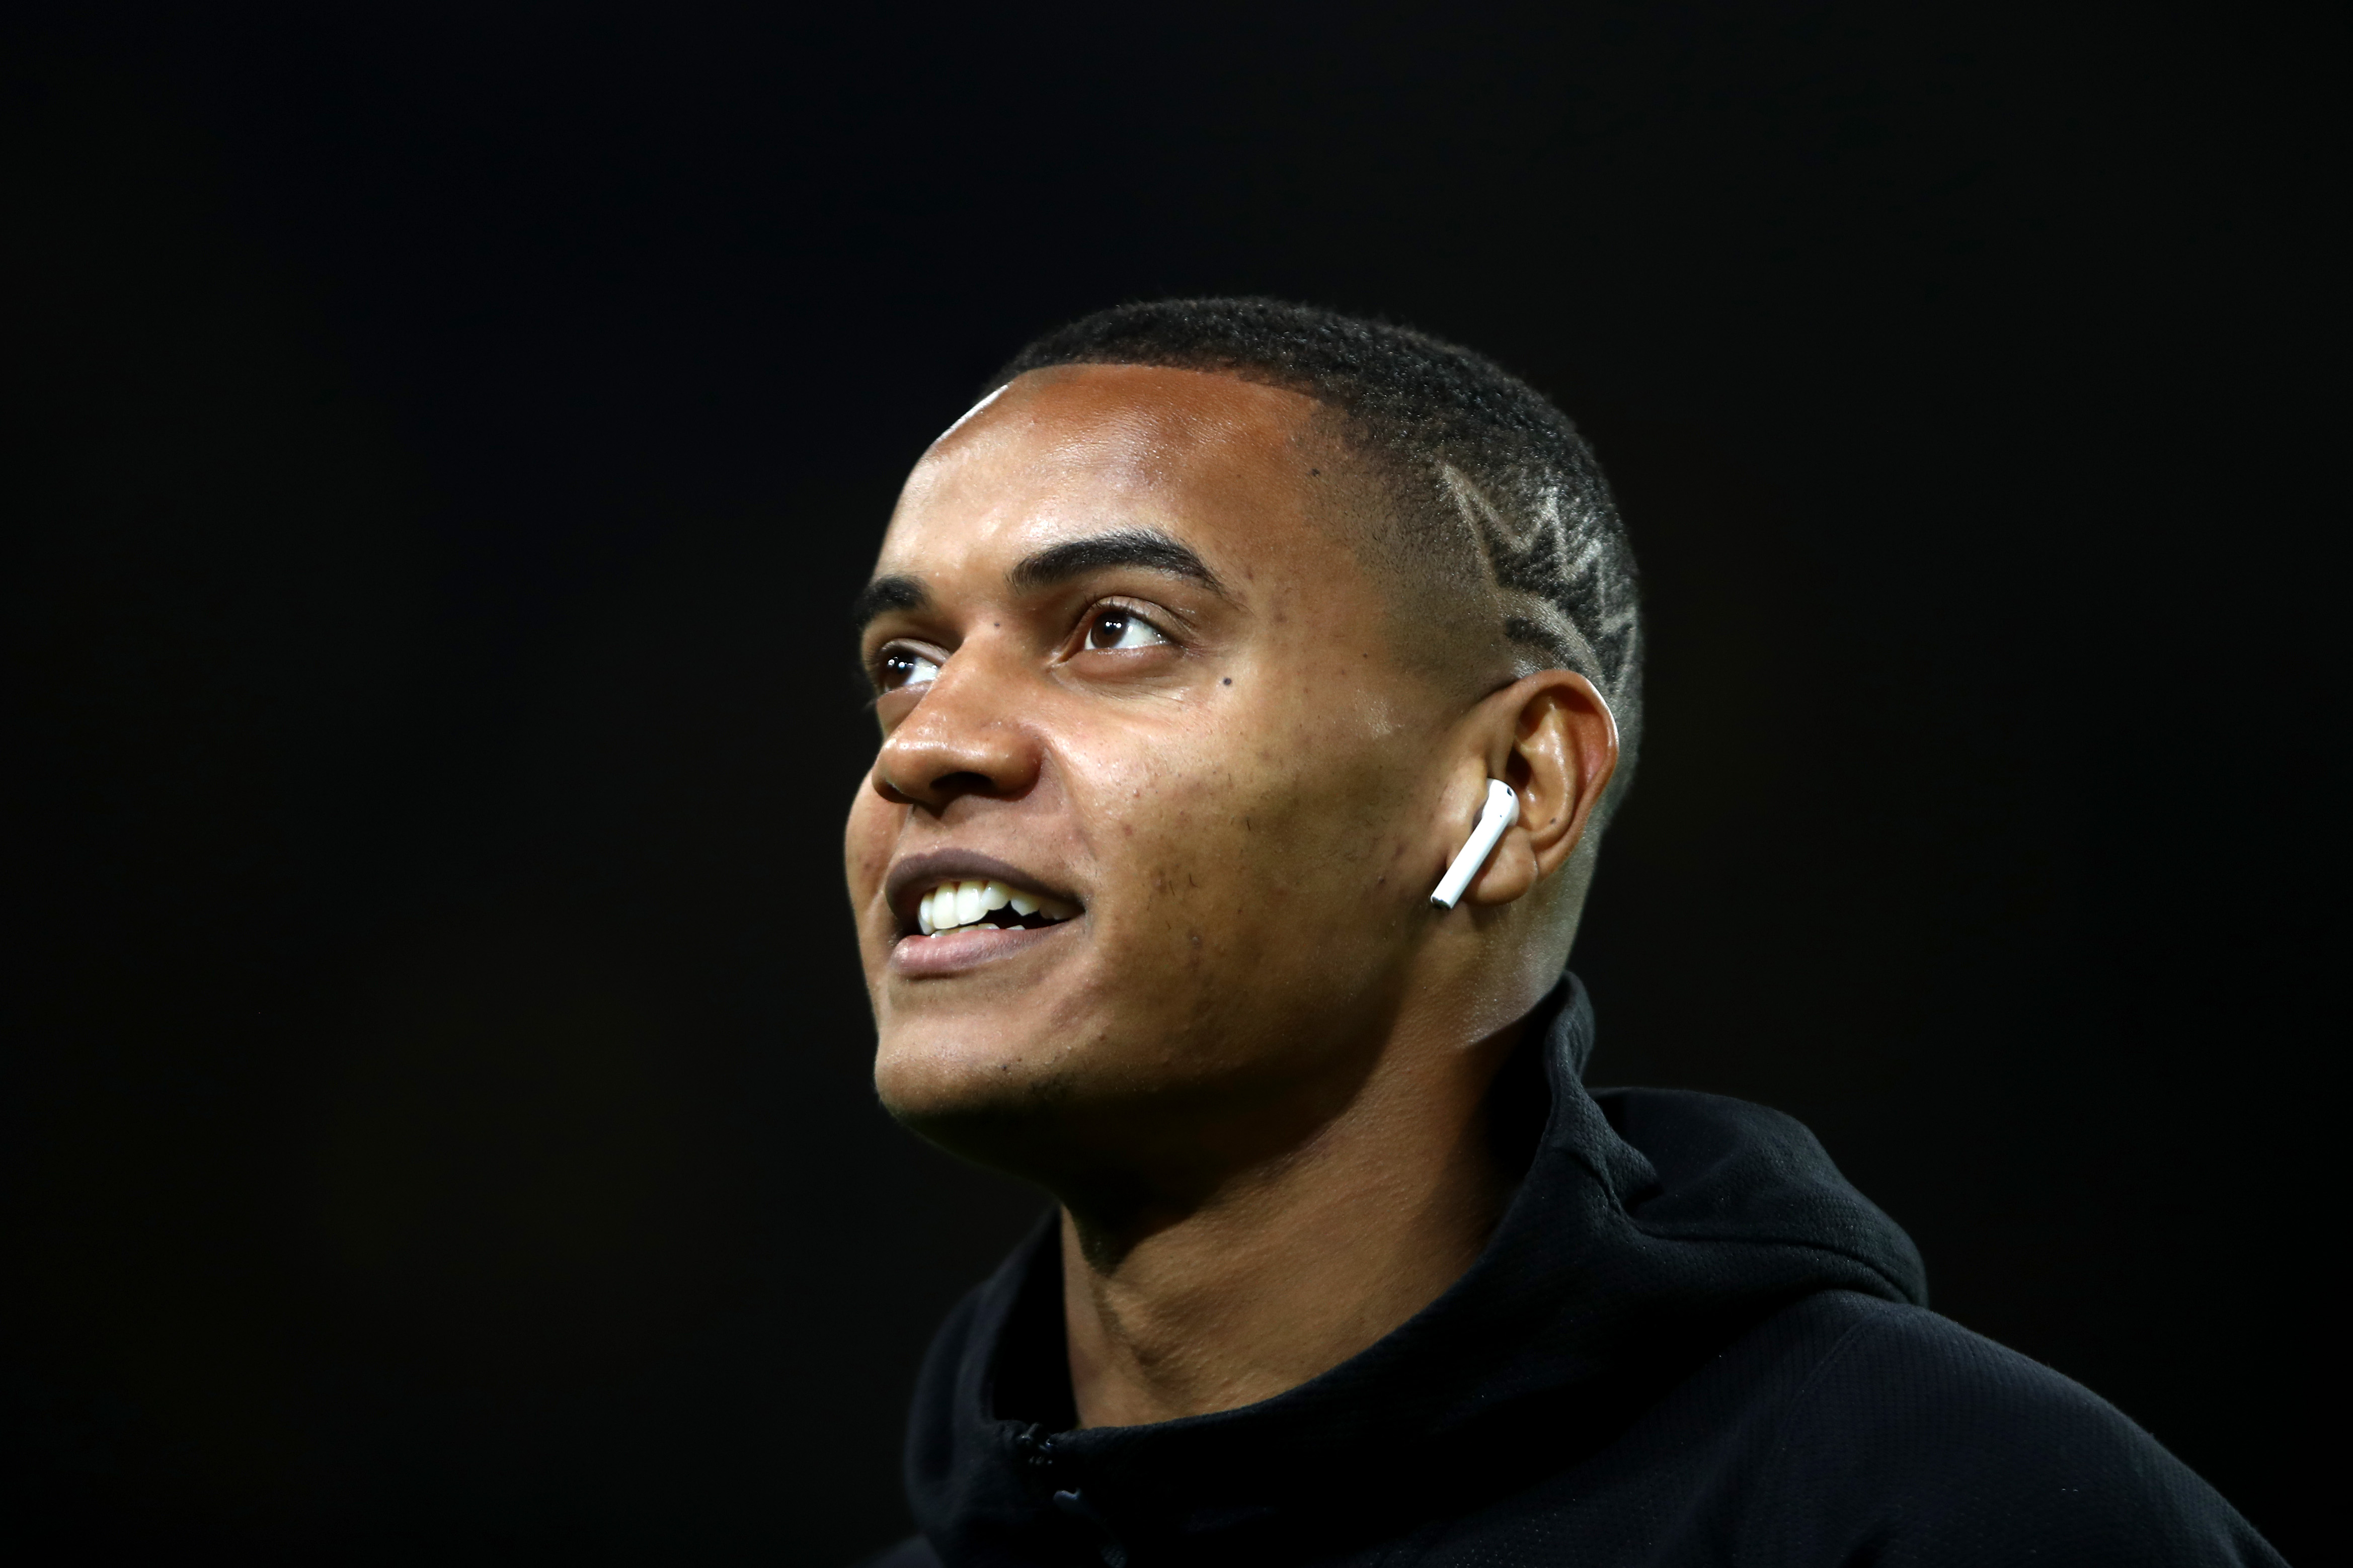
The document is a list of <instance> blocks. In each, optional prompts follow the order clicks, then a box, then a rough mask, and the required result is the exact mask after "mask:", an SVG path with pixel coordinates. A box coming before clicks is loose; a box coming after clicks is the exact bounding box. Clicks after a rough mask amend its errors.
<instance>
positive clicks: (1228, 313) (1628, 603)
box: [983, 299, 1642, 829]
mask: <svg viewBox="0 0 2353 1568" xmlns="http://www.w3.org/2000/svg"><path fill="white" fill-rule="evenodd" d="M1070 364H1135V365H1155V366H1160V367H1163V368H1167V369H1174V370H1199V371H1210V372H1215V373H1219V374H1228V375H1232V376H1235V377H1237V378H1239V379H1240V380H1243V381H1250V382H1259V383H1262V384H1268V385H1272V386H1280V387H1283V388H1285V389H1287V390H1290V391H1293V392H1299V393H1303V394H1304V395H1308V396H1311V397H1313V398H1314V399H1316V400H1317V401H1318V402H1320V403H1322V404H1324V405H1326V406H1327V407H1330V408H1332V409H1334V410H1335V411H1337V413H1338V414H1339V415H1340V416H1342V419H1343V422H1344V425H1345V432H1346V435H1347V437H1348V439H1349V441H1350V443H1351V445H1352V446H1354V447H1356V448H1357V449H1358V450H1360V451H1362V452H1365V453H1366V454H1367V455H1369V456H1370V457H1371V458H1373V459H1374V461H1375V466H1376V468H1377V470H1378V477H1379V479H1380V480H1381V482H1382V484H1383V487H1384V489H1386V490H1387V492H1388V496H1389V498H1390V500H1391V501H1392V502H1393V503H1394V506H1395V509H1396V513H1397V515H1396V516H1395V517H1393V518H1391V519H1388V520H1387V526H1386V527H1385V529H1384V530H1383V531H1382V537H1381V539H1380V541H1379V543H1378V546H1377V549H1376V551H1375V553H1377V554H1378V555H1382V556H1386V557H1388V558H1389V564H1391V565H1392V566H1393V567H1397V568H1401V569H1402V575H1403V576H1405V577H1406V578H1407V579H1408V580H1409V581H1412V582H1413V583H1415V584H1417V585H1418V586H1419V587H1421V588H1424V589H1428V588H1431V587H1435V588H1436V589H1437V590H1438V591H1437V592H1435V593H1422V594H1419V595H1417V601H1418V602H1417V609H1418V611H1419V613H1420V614H1421V615H1423V616H1425V617H1426V618H1428V619H1430V622H1431V628H1430V629H1435V630H1436V631H1438V632H1439V633H1440V636H1441V637H1443V638H1444V639H1445V640H1446V641H1447V643H1448V644H1449V645H1450V647H1451V650H1452V652H1451V657H1452V658H1456V659H1458V660H1459V662H1460V663H1461V665H1462V666H1464V667H1466V668H1468V667H1478V666H1486V665H1491V664H1493V662H1494V659H1493V648H1494V647H1495V646H1496V645H1497V644H1498V643H1499V642H1500V643H1501V644H1504V645H1506V646H1508V647H1510V648H1511V649H1512V650H1514V651H1513V653H1512V655H1511V659H1510V662H1511V664H1512V665H1513V666H1514V669H1515V673H1525V672H1526V671H1527V670H1529V669H1538V668H1567V669H1573V670H1576V671H1577V673H1578V674H1580V675H1582V676H1584V677H1585V678H1586V679H1588V680H1590V681H1591V682H1592V683H1593V684H1594V686H1595V688H1596V689H1599V691H1600V692H1601V694H1602V697H1603V698H1604V699H1605V700H1607V701H1608V702H1609V707H1610V710H1611V712H1612V713H1613V714H1614V715H1615V717H1616V719H1617V721H1618V732H1619V745H1620V757H1619V764H1618V773H1617V776H1616V777H1615V778H1614V779H1613V780H1612V781H1611V783H1610V786H1609V792H1608V794H1607V795H1605V797H1604V798H1603V801H1602V803H1601V808H1600V810H1599V811H1598V812H1597V813H1596V814H1595V819H1594V826H1595V827H1596V828H1597V829H1599V827H1600V826H1603V825H1604V824H1605V823H1606V822H1607V820H1608V817H1609V815H1610V814H1611V813H1612V812H1613V811H1614V810H1615V809H1616V806H1617V803H1618V801H1619V799H1620V797H1621V796H1622V795H1624V794H1625V790H1626V786H1627V784H1629V783H1630V781H1631V780H1632V777H1633V773H1634V753H1635V751H1636V748H1637V746H1638V744H1639V742H1640V739H1641V728H1642V617H1641V592H1640V581H1639V579H1638V577H1637V575H1636V572H1635V566H1634V552H1633V549H1632V547H1631V545H1630V544H1629V543H1628V542H1627V538H1626V528H1625V524H1624V522H1623V521H1621V520H1620V517H1619V515H1618V505H1617V502H1616V501H1615V500H1613V499H1612V498H1611V496H1610V493H1609V482H1608V481H1607V480H1606V479H1603V478H1602V475H1601V466H1600V464H1599V462H1597V461H1596V460H1595V458H1594V456H1593V449H1592V447H1589V446H1588V445H1587V444H1586V440H1585V437H1583V436H1581V435H1579V434H1578V433H1577V426H1575V425H1574V424H1572V423H1570V421H1569V419H1568V416H1567V415H1565V414H1563V413H1561V411H1560V410H1559V409H1557V408H1556V407H1554V406H1553V405H1552V404H1551V403H1550V402H1549V401H1548V400H1547V399H1546V397H1545V396H1544V395H1543V394H1541V393H1539V392H1537V391H1536V390H1535V388H1534V387H1531V386H1530V385H1528V384H1527V383H1525V382H1524V381H1522V380H1520V379H1519V378H1518V377H1517V376H1515V375H1514V374H1511V373H1510V372H1509V371H1506V370H1504V368H1503V367H1502V366H1501V365H1499V364H1497V363H1494V362H1493V360H1490V359H1488V358H1487V357H1486V356H1484V355H1483V354H1479V353H1472V351H1471V350H1469V349H1466V348H1461V347H1458V346H1456V345H1455V344H1452V343H1449V342H1441V341H1440V340H1439V339H1437V338H1433V337H1430V336H1429V335H1428V334H1426V333H1423V332H1418V331H1413V330H1412V329H1410V328H1408V327H1400V326H1395V325H1391V324H1389V323H1388V322H1384V321H1367V320H1365V319H1363V318H1361V317H1356V316H1345V315H1342V314H1340V313H1339V312H1337V311H1335V310H1320V309H1317V308H1316V307H1314V306H1312V305H1294V304H1290V303H1286V302H1285V301H1282V300H1262V299H1211V300H1146V301H1143V302H1140V303H1135V304H1128V305H1117V306H1113V308H1111V309H1109V310H1098V311H1096V312H1095V313H1094V314H1092V315H1091V316H1085V317H1082V318H1081V319H1080V320H1078V321H1072V322H1071V323H1070V324H1069V325H1068V326H1064V327H1059V328H1056V329H1055V330H1054V331H1050V332H1047V333H1045V334H1044V335H1043V336H1041V337H1039V338H1037V339H1035V340H1034V341H1032V342H1030V343H1029V345H1028V346H1027V347H1025V348H1024V349H1022V351H1021V352H1020V353H1018V354H1016V355H1014V356H1013V358H1012V360H1011V361H1010V362H1008V363H1007V364H1006V366H1005V368H1004V369H1002V370H1000V371H998V372H997V374H996V376H995V377H993V378H992V379H991V380H990V381H989V383H988V384H987V387H985V388H984V389H983V390H984V391H994V390H995V389H997V387H1000V386H1003V385H1004V384H1006V383H1008V382H1009V381H1011V380H1013V379H1014V378H1015V377H1016V376H1018V375H1022V374H1027V373H1028V372H1030V371H1033V370H1044V369H1047V368H1049V367H1050V366H1054V365H1070ZM1466 617H1467V618H1466Z"/></svg>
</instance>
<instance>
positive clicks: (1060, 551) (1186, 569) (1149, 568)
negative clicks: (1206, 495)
mask: <svg viewBox="0 0 2353 1568" xmlns="http://www.w3.org/2000/svg"><path fill="white" fill-rule="evenodd" d="M1114 566H1134V567H1139V568H1141V569H1143V570H1144V571H1146V572H1166V573H1167V574H1169V575H1170V576H1173V577H1184V578H1187V579H1189V580H1190V581H1192V582H1195V583H1198V584H1201V585H1202V586H1203V587H1205V588H1207V589H1208V590H1209V591H1210V592H1211V593H1213V594H1215V595H1218V596H1219V598H1223V599H1230V598H1231V597H1232V596H1233V595H1230V594H1229V593H1228V592H1227V591H1226V585H1225V584H1223V583H1221V582H1219V580H1218V574H1216V573H1215V572H1212V571H1210V570H1209V563H1208V562H1206V561H1204V560H1202V559H1201V557H1200V556H1199V555H1198V553H1197V552H1194V550H1193V549H1192V548H1191V547H1190V546H1188V545H1185V544H1180V543H1179V542H1176V540H1174V539H1171V538H1170V537H1169V536H1168V535H1166V534H1165V533H1163V532H1161V531H1159V530H1158V529H1156V528H1115V529H1113V530H1111V531H1108V532H1104V533H1091V534H1088V535H1087V536H1086V537H1085V538H1083V539H1068V540H1064V541H1063V542H1061V543H1060V544H1054V545H1050V546H1048V547H1047V548H1046V549H1044V550H1040V551H1039V552H1037V553H1036V554H1034V555H1025V556H1023V557H1022V558H1021V559H1020V560H1018V561H1017V562H1015V563H1013V566H1012V569H1011V570H1009V571H1008V572H1007V573H1006V574H1005V580H1006V582H1007V583H1008V584H1010V585H1011V586H1012V588H1013V589H1014V591H1015V592H1016V593H1023V594H1034V593H1036V592H1037V591H1038V590H1039V589H1040V588H1050V587H1053V586H1054V585H1055V584H1060V583H1067V582H1069V581H1070V580H1071V578H1073V577H1083V576H1085V575H1086V574H1088V573H1090V572H1102V571H1106V570H1108V569H1110V568H1112V567H1114ZM931 602H932V595H931V592H930V590H928V589H927V588H925V587H924V586H923V583H922V582H921V581H919V580H918V579H916V578H913V577H910V576H907V575H905V574H901V573H892V574H889V575H886V576H881V577H877V578H875V579H874V581H872V582H871V583H869V584H866V586H865V587H864V588H862V589H860V591H859V595H858V597H857V598H856V599H854V600H852V601H851V603H850V606H849V619H850V624H851V625H852V626H855V627H856V628H857V629H858V631H859V632H860V634H861V635H862V634H863V633H864V632H865V630H866V627H867V625H868V623H870V622H871V621H872V620H873V619H874V617H875V616H880V615H883V614H885V613H887V612H889V611H892V610H920V609H922V608H923V606H924V605H928V604H930V603H931Z"/></svg>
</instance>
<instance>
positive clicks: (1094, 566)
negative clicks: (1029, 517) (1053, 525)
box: [1005, 528, 1231, 598]
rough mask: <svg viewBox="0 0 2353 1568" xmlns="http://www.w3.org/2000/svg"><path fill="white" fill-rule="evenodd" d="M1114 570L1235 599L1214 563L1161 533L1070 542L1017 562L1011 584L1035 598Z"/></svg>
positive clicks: (1134, 531) (1127, 531)
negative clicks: (1181, 580)
mask: <svg viewBox="0 0 2353 1568" xmlns="http://www.w3.org/2000/svg"><path fill="white" fill-rule="evenodd" d="M1113 566H1137V567H1141V568H1143V569H1144V570H1145V571H1146V572H1166V573H1167V574H1169V575H1170V576H1172V577H1186V578H1190V579H1191V580H1192V581H1194V582H1196V583H1198V584H1201V586H1203V587H1204V588H1207V589H1208V590H1209V591H1210V592H1211V593H1213V594H1215V595H1218V596H1219V597H1220V598H1229V597H1231V595H1229V594H1227V592H1226V585H1225V584H1223V583H1220V582H1219V581H1218V574H1216V573H1215V572H1212V571H1210V570H1209V563H1208V562H1206V561H1204V560H1202V559H1201V558H1200V557H1199V556H1198V555H1197V554H1195V553H1194V552H1193V551H1192V550H1191V549H1190V548H1189V547H1188V546H1186V545H1183V544H1179V543H1178V542H1176V541H1175V540H1174V539H1171V538H1169V537H1168V535H1166V534H1165V533H1163V532H1161V531H1159V530H1158V529H1156V528H1114V529H1113V530H1111V531H1109V532H1107V533H1091V534H1089V535H1087V536H1086V537H1085V538H1083V539H1070V540H1065V541H1063V542H1061V543H1060V544H1055V545H1050V546H1049V547H1047V548H1046V549H1044V550H1040V551H1039V552H1038V553H1037V554H1035V555H1029V556H1024V557H1023V558H1022V559H1021V560H1019V561H1017V562H1015V563H1013V569H1012V570H1011V571H1009V572H1008V573H1007V574H1005V580H1006V582H1008V584H1012V586H1013V588H1014V589H1015V591H1017V592H1019V593H1035V592H1036V591H1037V590H1038V589H1039V588H1050V587H1052V586H1054V585H1055V584H1058V583H1067V582H1069V581H1070V580H1071V578H1073V577H1082V576H1084V575H1085V574H1088V573H1090V572H1101V571H1103V570H1105V569H1106V568H1109V567H1113Z"/></svg>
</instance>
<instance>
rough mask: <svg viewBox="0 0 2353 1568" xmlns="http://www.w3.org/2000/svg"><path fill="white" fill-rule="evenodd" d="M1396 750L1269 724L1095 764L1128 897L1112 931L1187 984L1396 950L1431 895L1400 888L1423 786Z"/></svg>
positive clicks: (1217, 730) (1334, 732)
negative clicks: (1404, 924)
mask: <svg viewBox="0 0 2353 1568" xmlns="http://www.w3.org/2000/svg"><path fill="white" fill-rule="evenodd" d="M1237 717H1244V716H1240V715H1238V716H1237ZM1257 717H1259V718H1261V720H1263V718H1265V717H1266V716H1264V715H1260V716H1257ZM1283 717H1285V718H1291V717H1293V716H1290V715H1284V716H1283ZM1393 751H1394V749H1393V748H1388V747H1384V746H1382V745H1380V744H1378V743H1377V737H1373V736H1370V735H1368V734H1367V733H1366V731H1364V729H1363V727H1362V726H1361V725H1356V726H1351V725H1348V724H1345V723H1344V724H1336V725H1328V724H1327V725H1321V726H1318V725H1314V724H1312V723H1301V722H1289V723H1267V722H1263V721H1261V722H1256V723H1250V724H1247V725H1245V724H1242V723H1236V724H1233V725H1231V726H1230V727H1228V726H1205V727H1204V729H1203V731H1201V732H1198V733H1195V734H1192V735H1188V736H1184V737H1175V736H1171V737H1165V738H1164V741H1163V743H1161V744H1159V745H1156V746H1154V747H1152V748H1148V749H1144V750H1139V751H1138V752H1135V753H1134V754H1132V755H1127V756H1124V757H1118V758H1112V757H1098V758H1095V759H1092V761H1093V762H1094V763H1095V766H1094V767H1093V768H1092V769H1091V770H1090V771H1091V773H1092V775H1093V776H1092V778H1091V780H1090V784H1091V785H1092V790H1093V792H1094V793H1095V794H1096V795H1097V802H1096V804H1097V807H1098V808H1097V809H1096V810H1095V811H1093V812H1090V813H1088V814H1087V815H1088V816H1092V818H1093V820H1094V824H1095V829H1094V833H1093V837H1095V838H1096V840H1097V842H1096V845H1095V853H1096V855H1097V858H1098V859H1099V861H1100V862H1101V863H1102V864H1103V868H1104V869H1105V870H1106V871H1107V872H1111V873H1112V874H1111V875H1109V876H1107V877H1106V879H1105V887H1106V890H1113V891H1116V892H1118V893H1119V894H1121V895H1123V896H1121V897H1120V898H1119V899H1118V900H1117V903H1116V906H1115V907H1112V908H1106V909H1104V910H1103V911H1102V912H1103V914H1104V915H1105V916H1106V917H1108V918H1107V919H1106V921H1105V924H1106V925H1107V926H1108V927H1110V928H1111V929H1110V930H1109V931H1107V932H1106V935H1109V936H1112V937H1113V938H1114V939H1115V940H1116V941H1117V942H1118V945H1119V946H1120V947H1121V948H1122V949H1123V950H1125V951H1127V952H1131V953H1134V954H1137V955H1138V956H1143V955H1144V954H1145V953H1150V954H1153V955H1155V958H1156V960H1157V961H1156V962H1155V963H1152V965H1151V967H1152V969H1153V970H1154V971H1155V972H1156V973H1159V974H1160V975H1161V976H1162V977H1163V978H1164V979H1165V980H1166V981H1169V982H1173V983H1179V984H1181V983H1182V982H1183V981H1184V980H1185V978H1186V977H1187V975H1188V974H1195V973H1201V972H1203V971H1205V970H1207V969H1211V968H1214V969H1217V970H1219V971H1220V972H1221V973H1222V972H1226V971H1230V970H1233V969H1235V968H1237V967H1240V968H1243V969H1247V970H1250V971H1253V972H1257V973H1271V972H1273V971H1279V970H1284V969H1287V968H1290V967H1293V966H1294V963H1325V962H1330V961H1332V960H1335V959H1337V958H1339V957H1340V955H1341V950H1355V949H1365V948H1375V947H1384V946H1385V944H1388V943H1389V942H1393V940H1394V939H1395V937H1396V935H1397V934H1398V925H1399V921H1400V919H1401V911H1404V910H1408V909H1409V908H1410V907H1413V906H1415V905H1416V903H1417V900H1418V897H1419V890H1418V889H1403V885H1402V884H1403V878H1402V866H1401V854H1402V850H1403V847H1404V844H1403V838H1402V836H1401V835H1400V833H1399V831H1398V813H1399V810H1400V805H1401V799H1402V796H1403V795H1405V794H1406V793H1407V792H1409V790H1410V789H1411V788H1412V787H1413V781H1412V779H1411V778H1410V777H1409V776H1408V775H1407V774H1406V773H1403V772H1401V771H1400V770H1399V768H1398V762H1397V759H1396V758H1395V756H1394V755H1393V754H1392V753H1393ZM1113 868H1116V869H1115V871H1114V870H1113ZM1391 906H1395V907H1394V908H1393V907H1391Z"/></svg>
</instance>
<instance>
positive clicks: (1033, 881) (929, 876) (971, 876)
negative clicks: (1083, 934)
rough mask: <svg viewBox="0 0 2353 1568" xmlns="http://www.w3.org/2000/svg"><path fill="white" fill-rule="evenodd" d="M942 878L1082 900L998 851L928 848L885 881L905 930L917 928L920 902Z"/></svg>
mask: <svg viewBox="0 0 2353 1568" xmlns="http://www.w3.org/2000/svg"><path fill="white" fill-rule="evenodd" d="M942 882H1003V883H1005V884H1006V885H1007V886H1008V887H1013V888H1019V889H1023V890H1024V891H1027V892H1032V893H1044V894H1047V895H1048V896H1050V897H1052V898H1057V899H1060V900H1062V901H1063V902H1065V903H1071V904H1077V903H1079V902H1080V900H1078V899H1077V898H1076V897H1074V896H1073V895H1071V894H1070V893H1068V892H1065V891H1064V890H1063V889H1060V888H1058V887H1056V886H1054V885H1053V884H1052V883H1051V882H1048V881H1045V880H1043V879H1039V877H1037V876H1036V875H1035V874H1033V873H1031V872H1029V871H1025V870H1023V869H1022V868H1020V867H1018V866H1016V865H1013V864H1011V863H1010V862H1008V861H1004V860H999V859H998V858H997V857H995V856H994V855H981V854H977V853H976V852H974V851H973V850H970V849H926V850H923V851H922V852H921V853H920V854H915V855H910V856H908V857H907V858H905V859H903V860H902V861H900V862H899V863H898V864H897V865H895V866H892V868H891V874H890V875H889V876H888V877H886V878H884V879H883V881H882V890H883V895H884V900H885V901H886V902H887V903H888V904H889V905H890V907H891V912H892V915H893V916H895V917H896V918H897V920H898V921H899V926H900V929H901V930H902V931H913V930H914V929H915V905H916V902H917V901H918V900H921V899H922V897H923V895H924V894H925V893H927V892H929V891H931V890H932V889H934V888H935V887H937V886H939V885H940V884H941V883H942Z"/></svg>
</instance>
